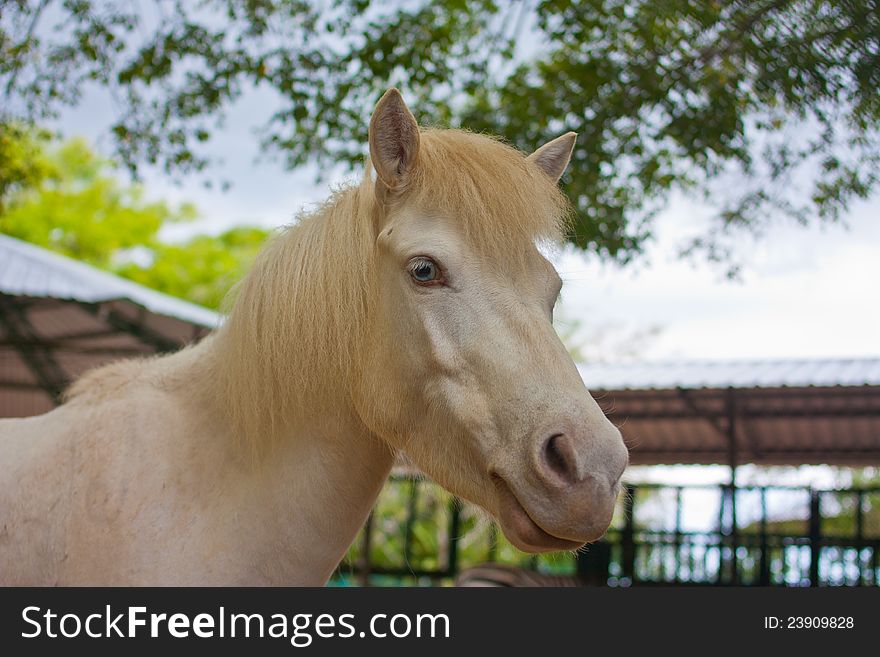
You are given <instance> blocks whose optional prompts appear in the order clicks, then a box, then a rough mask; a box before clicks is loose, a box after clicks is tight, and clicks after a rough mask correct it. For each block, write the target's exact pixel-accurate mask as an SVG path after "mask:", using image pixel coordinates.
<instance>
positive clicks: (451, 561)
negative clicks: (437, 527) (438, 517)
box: [446, 497, 461, 577]
mask: <svg viewBox="0 0 880 657" xmlns="http://www.w3.org/2000/svg"><path fill="white" fill-rule="evenodd" d="M449 504H450V507H451V508H450V510H449V554H447V555H446V570H447V572H448V573H449V576H450V577H455V576H456V575H457V574H458V572H457V571H458V543H459V539H460V537H459V534H460V533H461V502H460V501H459V500H458V499H457V498H455V497H453V498H452V500H451V501H450V502H449Z"/></svg>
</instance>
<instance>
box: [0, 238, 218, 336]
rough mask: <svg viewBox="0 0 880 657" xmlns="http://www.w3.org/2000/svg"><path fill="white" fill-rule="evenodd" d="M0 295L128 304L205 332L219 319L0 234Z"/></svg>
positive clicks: (142, 287)
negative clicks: (190, 324) (120, 300)
mask: <svg viewBox="0 0 880 657" xmlns="http://www.w3.org/2000/svg"><path fill="white" fill-rule="evenodd" d="M0 292H2V293H4V294H9V295H13V296H26V297H51V298H54V299H71V300H75V301H85V302H88V303H98V302H102V301H110V300H112V299H128V300H130V301H132V302H134V303H136V304H138V305H139V306H143V307H144V308H146V309H148V310H151V311H152V312H154V313H158V314H160V315H167V316H169V317H176V318H178V319H182V320H184V321H186V322H190V323H192V324H197V325H199V326H204V327H214V326H217V325H218V324H219V323H220V321H221V316H220V315H219V314H217V313H215V312H213V311H211V310H208V309H207V308H203V307H201V306H197V305H195V304H192V303H188V302H186V301H183V300H181V299H177V298H175V297H172V296H168V295H167V294H162V293H161V292H157V291H155V290H151V289H149V288H147V287H144V286H142V285H138V284H137V283H133V282H131V281H128V280H125V279H124V278H120V277H118V276H114V275H112V274H108V273H107V272H104V271H101V270H99V269H96V268H94V267H91V266H89V265H86V264H84V263H82V262H77V261H76V260H72V259H70V258H66V257H64V256H62V255H59V254H57V253H52V252H51V251H47V250H45V249H42V248H40V247H38V246H34V245H33V244H28V243H27V242H22V241H21V240H18V239H15V238H13V237H9V236H8V235H2V234H0Z"/></svg>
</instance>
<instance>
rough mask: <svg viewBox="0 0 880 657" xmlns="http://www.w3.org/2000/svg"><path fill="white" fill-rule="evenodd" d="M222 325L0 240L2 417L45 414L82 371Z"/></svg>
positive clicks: (77, 265)
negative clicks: (68, 384) (67, 385)
mask: <svg viewBox="0 0 880 657" xmlns="http://www.w3.org/2000/svg"><path fill="white" fill-rule="evenodd" d="M219 322H220V315H218V314H217V313H214V312H212V311H210V310H208V309H207V308H202V307H200V306H197V305H194V304H191V303H187V302H186V301H182V300H180V299H176V298H174V297H171V296H168V295H167V294H162V293H160V292H156V291H155V290H151V289H149V288H146V287H144V286H142V285H137V284H136V283H133V282H131V281H128V280H125V279H122V278H119V277H118V276H113V275H112V274H108V273H107V272H103V271H100V270H98V269H95V268H94V267H91V266H89V265H86V264H83V263H81V262H77V261H76V260H72V259H70V258H66V257H64V256H61V255H58V254H56V253H52V252H50V251H46V250H45V249H42V248H40V247H37V246H34V245H32V244H28V243H26V242H22V241H21V240H17V239H14V238H12V237H9V236H8V235H0V417H22V416H27V415H35V414H38V413H43V412H45V411H48V410H50V409H51V408H53V406H54V405H55V403H56V402H57V400H58V398H59V396H60V394H61V391H62V390H63V388H64V387H65V386H66V384H67V383H68V382H69V381H71V380H72V379H74V378H76V377H77V376H79V375H80V374H82V373H83V372H84V371H86V370H88V369H91V368H93V367H96V366H99V365H102V364H104V363H107V362H109V361H112V360H116V359H118V358H124V357H130V356H143V355H149V354H153V353H157V352H164V351H173V350H175V349H179V348H180V347H181V346H183V345H184V344H186V343H188V342H190V341H192V340H195V339H198V338H199V337H201V336H202V335H204V334H205V333H207V332H208V331H209V330H210V329H211V328H213V327H214V326H216V325H218V324H219Z"/></svg>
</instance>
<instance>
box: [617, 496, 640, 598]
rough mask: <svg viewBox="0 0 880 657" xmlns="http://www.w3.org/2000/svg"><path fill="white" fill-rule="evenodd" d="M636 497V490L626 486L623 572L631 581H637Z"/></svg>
mask: <svg viewBox="0 0 880 657" xmlns="http://www.w3.org/2000/svg"><path fill="white" fill-rule="evenodd" d="M635 497H636V489H635V488H634V487H633V486H632V485H631V484H625V485H624V492H623V513H624V521H623V532H622V533H621V537H620V538H621V541H620V542H621V564H620V565H621V570H622V571H623V576H624V577H627V578H629V581H630V582H632V583H635V581H636V545H635V519H634V516H635Z"/></svg>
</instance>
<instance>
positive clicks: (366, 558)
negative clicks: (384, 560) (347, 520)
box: [358, 511, 373, 586]
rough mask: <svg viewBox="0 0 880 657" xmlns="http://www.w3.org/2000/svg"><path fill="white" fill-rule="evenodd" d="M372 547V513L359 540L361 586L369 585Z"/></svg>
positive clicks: (371, 512)
mask: <svg viewBox="0 0 880 657" xmlns="http://www.w3.org/2000/svg"><path fill="white" fill-rule="evenodd" d="M372 547H373V511H370V515H368V516H367V522H365V523H364V534H363V537H362V538H361V555H360V559H359V561H360V568H358V570H360V580H361V586H369V585H370V569H371V566H372V562H373V560H372V556H371V555H370V551H371V550H372Z"/></svg>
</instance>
